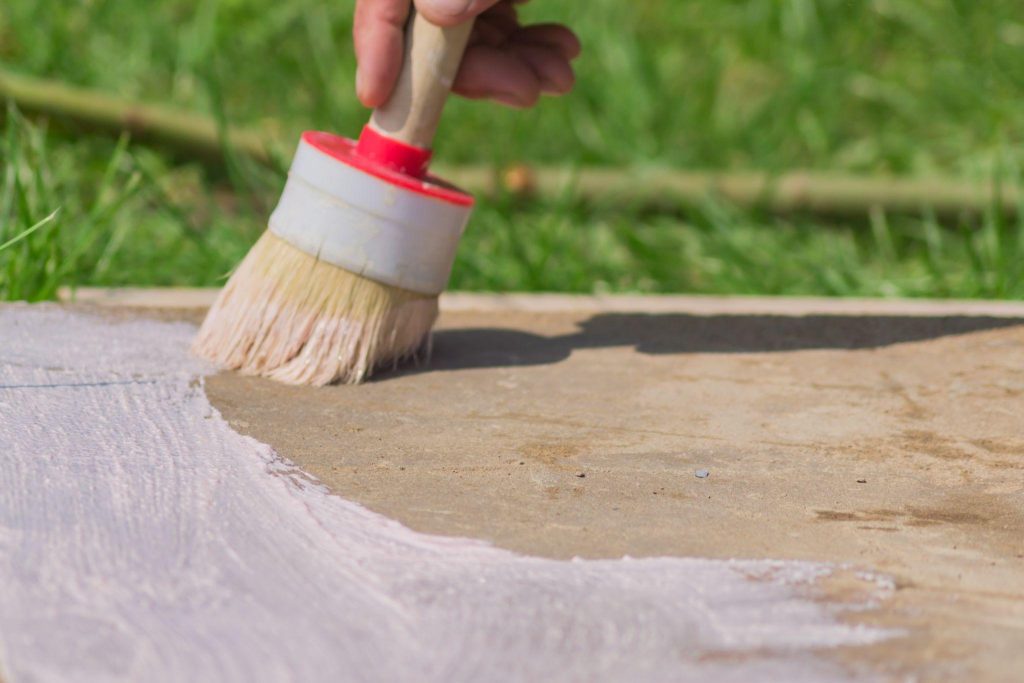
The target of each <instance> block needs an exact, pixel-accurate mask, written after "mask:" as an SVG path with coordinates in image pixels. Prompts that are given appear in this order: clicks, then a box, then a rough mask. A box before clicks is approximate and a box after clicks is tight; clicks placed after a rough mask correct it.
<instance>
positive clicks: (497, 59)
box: [353, 0, 580, 108]
mask: <svg viewBox="0 0 1024 683" xmlns="http://www.w3.org/2000/svg"><path fill="white" fill-rule="evenodd" d="M525 1H526V0H415V3H416V10H417V11H418V12H420V13H421V14H423V16H424V17H426V18H427V19H428V20H429V21H431V22H433V23H435V24H437V25H439V26H453V25H456V24H459V23H462V22H464V21H468V20H470V19H472V18H474V17H477V21H476V24H475V25H474V27H473V34H472V37H471V38H470V42H469V47H468V48H467V49H466V54H465V56H464V57H463V60H462V66H461V68H460V69H459V74H458V76H457V77H456V79H455V84H454V86H453V88H452V90H453V91H454V92H455V93H457V94H459V95H462V96H463V97H469V98H473V99H491V100H494V101H496V102H500V103H501V104H505V105H508V106H510V107H532V106H533V105H534V104H536V103H537V100H538V99H539V98H540V96H541V95H542V94H545V95H562V94H565V93H567V92H569V91H570V90H571V89H572V86H573V83H574V82H575V75H574V74H573V70H572V60H574V59H575V58H576V57H577V56H579V53H580V42H579V39H577V38H576V35H575V34H574V33H573V32H572V31H571V30H570V29H568V28H567V27H565V26H562V25H560V24H535V25H532V26H522V25H521V24H520V23H519V19H518V17H517V14H516V5H518V4H522V3H523V2H525ZM411 4H412V0H356V13H355V22H354V26H353V38H354V41H355V49H356V59H357V60H358V62H359V68H358V71H357V72H356V94H357V95H358V97H359V100H360V101H361V102H362V103H363V104H364V105H365V106H367V107H371V108H372V107H378V106H380V105H382V104H384V103H385V102H386V101H387V99H388V97H389V96H390V95H391V91H392V90H393V89H394V87H395V82H396V81H397V80H398V72H399V69H400V68H401V64H402V50H403V49H404V36H405V23H406V20H407V19H408V17H409V8H410V6H411Z"/></svg>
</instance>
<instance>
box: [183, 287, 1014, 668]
mask: <svg viewBox="0 0 1024 683" xmlns="http://www.w3.org/2000/svg"><path fill="white" fill-rule="evenodd" d="M192 303H195V302H194V301H193V302H192ZM447 304H448V305H447V307H446V312H445V313H444V315H443V317H442V320H441V323H440V325H439V327H438V330H439V331H438V333H437V335H436V340H435V352H434V358H433V361H432V362H431V363H430V365H429V366H424V367H420V368H409V369H405V370H403V371H400V372H394V373H388V374H384V375H381V376H379V377H378V378H376V379H375V380H374V381H372V382H371V383H369V384H367V385H364V386H362V387H357V388H353V387H330V388H326V389H319V390H313V389H298V388H291V387H283V386H279V385H276V384H273V383H270V382H268V381H264V380H259V379H252V378H244V377H239V376H235V375H228V374H222V375H219V376H216V377H212V378H210V379H209V380H208V383H207V393H208V395H209V398H210V400H211V401H212V402H213V404H214V405H215V406H217V407H218V408H219V409H220V410H221V412H222V414H223V415H224V417H225V418H226V419H227V420H228V421H229V422H230V423H231V424H232V426H233V427H234V428H235V429H237V430H238V431H241V432H243V433H247V434H251V435H252V436H254V437H255V438H257V439H259V440H260V441H263V442H265V443H268V444H270V445H272V446H273V447H274V448H275V449H276V450H277V451H278V452H279V453H281V454H282V455H284V456H285V457H287V458H290V459H291V460H293V461H295V462H296V463H298V464H299V465H300V466H301V467H302V468H304V469H305V470H307V471H308V472H309V473H310V474H312V475H314V476H315V477H317V478H318V479H320V480H321V481H322V482H324V483H325V484H326V485H327V486H329V487H330V488H331V489H332V490H333V491H335V492H337V493H338V494H339V495H341V496H343V497H345V498H348V499H351V500H355V501H358V502H360V503H363V504H365V505H366V506H368V507H369V508H371V509H373V510H376V511H378V512H381V513H383V514H385V515H388V516H390V517H392V518H394V519H397V520H399V521H401V522H402V523H404V524H406V525H408V526H409V527H411V528H413V529H415V530H419V531H424V532H430V533H439V534H453V535H463V536H472V537H478V538H482V539H487V540H489V541H491V542H493V543H495V544H496V545H498V546H501V547H505V548H509V549H513V550H516V551H520V552H524V553H530V554H536V555H544V556H550V557H555V558H567V557H572V556H576V555H579V556H584V557H621V556H622V555H631V556H658V555H681V556H702V557H742V558H786V559H788V558H798V559H812V560H822V561H829V562H844V563H852V564H853V565H854V566H855V567H863V568H866V569H873V570H878V571H882V572H886V573H888V574H890V575H891V576H893V577H894V579H895V581H896V586H897V590H896V592H895V595H894V597H893V599H891V600H889V601H888V602H887V603H886V604H885V605H884V606H883V607H882V608H881V609H878V610H874V611H868V612H862V613H860V614H859V615H857V616H856V617H855V618H856V619H859V620H861V621H863V622H864V623H870V624H882V625H887V626H895V627H900V628H904V629H907V632H908V636H907V637H905V638H901V639H896V640H892V641H888V642H886V643H884V644H880V645H877V646H872V647H868V648H857V649H855V650H850V651H849V652H846V653H844V654H843V655H842V656H844V657H847V658H848V659H849V661H850V663H851V664H852V665H854V666H862V665H869V666H870V668H872V669H876V670H881V671H883V672H885V673H887V674H890V675H891V676H892V678H893V679H894V680H905V679H906V677H912V678H913V679H915V680H951V681H952V680H964V679H966V678H967V677H969V676H970V677H974V678H975V679H977V680H992V681H995V680H1005V681H1016V680H1021V679H1022V678H1024V306H1014V305H1004V304H992V305H986V304H956V303H944V304H920V303H918V304H900V303H895V304H876V303H873V302H846V303H843V302H815V301H795V302H794V301H784V300H781V301H773V300H731V299H727V300H714V299H712V300H708V299H673V298H663V299H639V300H638V299H603V300H595V299H571V298H569V299H567V298H531V297H516V298H488V297H478V298H473V297H469V298H464V297H453V298H450V299H448V301H447ZM192 315H193V316H194V315H195V313H193V314H192ZM700 470H706V471H707V473H708V476H707V477H706V478H700V477H698V476H696V473H697V472H698V471H700ZM855 583H856V582H855V581H850V582H844V581H842V580H837V581H836V582H834V585H832V586H831V587H830V588H829V590H830V591H832V592H833V593H834V594H842V592H843V591H853V590H856V586H855V585H854V584H855Z"/></svg>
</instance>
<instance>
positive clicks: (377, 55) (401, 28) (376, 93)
mask: <svg viewBox="0 0 1024 683" xmlns="http://www.w3.org/2000/svg"><path fill="white" fill-rule="evenodd" d="M409 2H410V0H356V13H355V20H354V22H353V28H352V37H353V40H354V42H355V49H356V60H357V61H358V67H357V69H356V95H357V96H358V97H359V100H360V101H361V102H362V103H363V105H364V106H366V107H371V108H372V107H379V106H380V105H382V104H384V103H385V102H386V101H387V99H388V97H389V96H390V95H391V91H392V90H393V89H394V87H395V83H396V82H397V81H398V72H399V69H401V67H402V51H403V50H404V45H405V21H406V19H408V17H409V6H410V5H409Z"/></svg>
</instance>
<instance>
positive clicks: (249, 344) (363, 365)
mask: <svg viewBox="0 0 1024 683" xmlns="http://www.w3.org/2000/svg"><path fill="white" fill-rule="evenodd" d="M437 312H438V309H437V297H436V296H433V297H432V296H424V295H423V294H418V293H415V292H410V291H407V290H404V289H400V288H397V287H389V286H387V285H383V284H380V283H378V282H374V281H373V280H370V279H368V278H365V277H361V276H359V275H356V274H354V273H350V272H348V271H346V270H344V269H342V268H338V267H337V266H334V265H332V264H330V263H326V262H324V261H320V260H319V259H317V258H315V257H313V256H309V255H308V254H306V253H305V252H303V251H300V250H299V249H296V248H295V247H293V246H292V245H291V244H289V243H288V242H286V241H284V240H282V239H281V238H279V237H277V236H276V235H274V234H273V233H271V232H269V231H268V232H266V233H264V235H263V236H262V237H261V238H260V240H259V241H258V242H257V243H256V245H255V246H254V247H253V248H252V250H251V251H250V252H249V254H248V256H246V258H245V260H244V261H242V263H241V264H240V265H239V266H238V269H237V270H236V271H235V273H234V274H233V275H232V276H231V279H230V280H228V283H227V285H226V286H225V287H224V289H223V291H222V292H221V293H220V296H219V297H218V298H217V301H216V302H215V303H214V305H213V307H212V308H211V309H210V312H209V313H208V314H207V316H206V321H205V322H204V323H203V326H202V328H201V329H200V330H199V336H198V337H197V338H196V341H195V343H194V344H193V347H192V350H193V352H194V353H195V354H196V355H198V356H201V357H203V358H207V359H208V360H211V361H213V362H214V363H217V364H218V365H220V366H222V367H224V368H227V369H231V370H239V371H241V372H242V373H245V374H250V375H261V376H264V377H270V378H272V379H275V380H278V381H280V382H284V383H286V384H311V385H316V386H322V385H325V384H331V383H334V382H342V383H345V384H357V383H359V382H362V381H363V380H364V379H366V378H367V377H369V376H370V375H371V373H372V372H373V371H374V370H375V369H376V368H379V367H381V366H385V365H396V364H397V363H398V362H399V361H401V360H403V359H405V358H409V357H412V356H415V355H416V354H417V353H418V352H419V351H420V350H421V349H424V348H425V346H426V345H427V343H428V341H429V336H430V329H431V328H432V327H433V325H434V321H435V320H436V319H437Z"/></svg>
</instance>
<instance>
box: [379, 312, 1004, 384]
mask: <svg viewBox="0 0 1024 683" xmlns="http://www.w3.org/2000/svg"><path fill="white" fill-rule="evenodd" d="M1017 325H1024V319H1022V318H995V317H980V316H978V317H972V316H954V317H915V316H843V315H814V316H804V317H793V316H766V315H716V316H700V315H688V314H617V313H606V314H600V315H595V316H594V317H592V318H590V319H589V320H587V321H585V322H584V323H582V324H581V326H580V328H581V329H580V331H579V332H576V333H573V334H569V335H563V336H558V337H545V336H542V335H537V334H532V333H529V332H520V331H517V330H508V329H498V328H486V329H453V330H440V331H438V332H436V333H435V335H434V352H433V357H432V359H431V362H430V363H428V364H423V365H420V366H419V367H407V368H404V369H402V370H399V371H398V372H397V373H391V372H388V373H382V374H381V375H379V376H378V377H379V379H382V380H383V379H387V378H388V377H394V376H396V375H400V374H408V373H415V372H431V371H441V370H461V369H466V368H490V367H511V366H528V365H547V364H551V363H557V362H559V361H562V360H565V359H566V358H568V357H569V355H570V354H571V353H572V352H573V351H574V350H577V349H594V348H607V347H615V346H632V347H634V348H635V349H636V350H637V351H639V352H640V353H647V354H654V355H663V354H681V353H753V352H780V351H800V350H807V349H872V348H879V347H884V346H890V345H892V344H900V343H904V342H915V341H923V340H927V339H936V338H939V337H946V336H950V335H958V334H967V333H970V332H980V331H984V330H993V329H999V328H1006V327H1013V326H1017Z"/></svg>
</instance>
